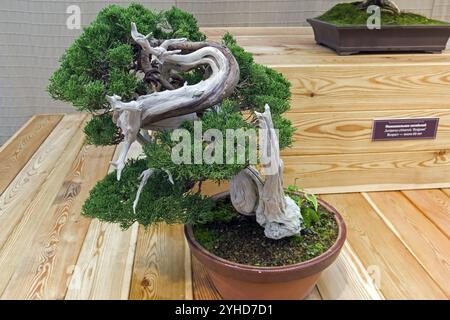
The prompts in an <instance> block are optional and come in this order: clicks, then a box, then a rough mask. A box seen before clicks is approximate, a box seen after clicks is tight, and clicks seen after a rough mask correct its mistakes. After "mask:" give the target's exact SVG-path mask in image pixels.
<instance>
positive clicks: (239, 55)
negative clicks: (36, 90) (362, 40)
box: [48, 4, 302, 239]
mask: <svg viewBox="0 0 450 320" xmlns="http://www.w3.org/2000/svg"><path fill="white" fill-rule="evenodd" d="M205 39H206V38H205V36H204V35H203V34H202V33H201V32H200V31H199V28H198V26H197V24H196V21H195V19H194V17H193V16H192V15H191V14H189V13H186V12H183V11H182V10H180V9H177V8H175V7H174V8H172V9H170V10H168V11H165V12H161V13H156V12H153V11H150V10H148V9H145V8H144V7H143V6H141V5H139V4H132V5H130V6H129V7H127V8H124V7H121V6H117V5H111V6H108V7H106V8H105V9H103V10H102V11H101V12H100V13H99V15H98V16H97V18H96V19H95V20H94V21H93V22H92V23H91V24H90V25H89V26H88V27H87V28H85V29H84V31H83V33H82V35H81V36H80V37H79V38H78V39H77V40H76V41H75V42H74V43H73V44H72V45H71V46H70V47H69V48H68V49H67V51H66V52H65V54H64V55H63V56H62V58H61V61H60V62H61V65H60V67H59V69H57V70H56V71H55V73H54V74H53V75H52V77H51V79H50V84H49V87H48V90H49V92H50V94H51V96H52V97H53V98H55V99H59V100H63V101H67V102H70V103H72V104H73V105H74V106H75V108H77V109H78V110H80V111H87V112H90V113H91V115H92V117H91V120H90V122H88V123H87V125H86V127H85V130H84V131H85V134H86V136H87V142H88V143H92V144H95V145H110V144H118V143H120V142H121V143H122V144H123V148H122V152H121V154H120V156H119V158H118V160H117V161H116V162H114V163H113V165H114V166H115V167H116V169H117V170H116V171H115V172H112V173H111V174H109V175H107V176H106V177H105V178H104V179H103V180H102V181H100V182H98V183H97V185H96V186H95V187H94V188H93V190H91V192H90V196H89V198H88V199H87V200H86V202H85V204H84V206H83V214H84V215H86V216H89V217H95V218H99V219H101V220H104V221H109V222H116V223H120V224H121V226H122V227H123V228H127V227H129V226H131V224H133V223H134V222H136V221H137V222H139V223H140V224H143V225H150V224H153V223H157V222H167V223H190V224H198V223H207V222H209V221H213V220H215V219H224V216H227V214H225V213H224V211H223V210H221V209H220V207H218V206H217V202H216V201H214V199H213V198H210V197H206V196H203V195H202V194H201V193H199V192H197V190H198V189H200V188H198V189H193V186H194V185H195V184H197V185H201V182H202V181H205V180H217V181H221V180H231V190H230V192H231V195H230V198H231V202H232V204H233V206H234V208H235V209H236V210H237V211H238V212H239V213H242V214H246V215H256V220H257V221H258V222H259V223H260V224H261V225H262V226H263V227H264V228H265V234H266V236H268V237H270V238H274V239H279V238H283V237H286V236H291V235H295V234H299V233H300V230H301V228H302V225H301V223H302V217H301V213H300V209H299V206H298V205H297V204H296V202H294V201H293V200H292V199H290V198H289V197H287V196H285V194H284V192H283V181H282V162H281V160H280V158H279V154H278V152H279V149H283V148H286V147H288V146H289V145H290V144H291V143H292V135H293V132H294V128H293V127H292V124H291V123H290V121H289V120H287V119H285V118H284V117H283V115H282V114H283V113H284V112H286V111H287V110H288V109H289V107H290V105H289V100H290V90H289V89H290V84H289V82H288V81H287V80H286V79H285V78H284V77H283V76H282V75H281V74H279V73H278V72H276V71H274V70H272V69H270V68H268V67H265V66H262V65H259V64H257V63H255V62H254V60H253V57H252V55H251V54H250V53H248V52H246V51H245V50H244V49H243V48H241V47H240V46H239V45H238V44H237V43H236V41H235V39H234V38H233V37H232V36H231V35H230V34H226V35H225V36H224V37H223V39H222V43H221V44H219V43H214V42H210V41H206V40H205ZM267 104H268V105H270V108H269V107H268V106H267ZM194 121H201V123H202V131H203V133H204V132H206V131H207V130H208V129H211V128H214V129H217V130H219V131H223V132H225V130H226V129H242V130H250V129H257V128H259V127H261V126H262V127H264V128H266V129H271V128H276V129H278V130H279V134H278V135H275V134H273V130H268V132H269V135H268V136H267V137H265V139H266V140H267V142H268V144H269V145H270V146H271V147H272V149H271V150H273V151H272V152H275V155H276V157H275V158H273V157H272V158H270V159H272V160H270V159H269V160H270V161H271V162H270V164H271V165H272V166H274V167H275V168H276V170H275V172H274V173H273V174H270V175H266V177H265V178H264V177H263V176H262V175H261V174H260V173H259V171H258V170H257V169H256V168H255V167H252V166H251V165H250V162H249V160H248V159H246V160H245V161H244V163H239V162H237V163H233V164H221V163H210V164H208V163H203V164H197V163H193V164H191V163H181V164H175V163H174V162H173V161H172V159H171V152H172V148H173V147H174V144H175V142H174V141H173V140H172V138H171V133H172V132H173V130H175V129H177V128H184V129H186V130H187V131H188V132H190V133H191V136H194V133H195V125H194ZM133 143H141V144H142V146H143V150H144V154H145V156H146V157H145V158H144V159H139V160H130V161H126V159H127V153H128V150H129V148H130V146H131V145H132V144H133ZM191 143H192V144H194V141H191ZM246 143H248V142H246ZM194 147H195V146H194V145H193V148H194ZM201 147H202V149H203V150H206V149H207V148H208V143H203V144H202V145H201ZM278 147H279V148H278ZM229 151H230V150H225V154H226V155H227V157H231V158H233V159H234V158H237V157H239V156H241V155H240V154H238V151H237V150H234V148H233V150H232V151H230V152H232V153H230V152H229ZM272 156H273V154H272ZM266 160H267V159H266ZM266 164H267V162H266Z"/></svg>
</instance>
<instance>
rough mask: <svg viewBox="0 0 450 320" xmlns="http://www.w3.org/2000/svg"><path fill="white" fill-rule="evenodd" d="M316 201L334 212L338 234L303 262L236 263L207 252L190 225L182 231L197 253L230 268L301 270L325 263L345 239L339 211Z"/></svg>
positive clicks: (257, 270)
mask: <svg viewBox="0 0 450 320" xmlns="http://www.w3.org/2000/svg"><path fill="white" fill-rule="evenodd" d="M226 193H227V192H225V193H222V194H219V195H218V196H220V195H223V194H226ZM318 202H319V204H320V205H321V206H323V207H324V208H325V209H327V210H328V211H329V212H332V213H333V214H334V219H335V220H336V222H337V225H338V230H339V231H338V235H337V238H336V241H335V242H334V244H333V245H332V246H331V247H330V248H328V250H327V251H325V252H324V253H322V254H321V255H319V256H317V257H314V258H312V259H310V260H306V261H303V262H299V263H295V264H290V265H284V266H275V267H258V266H252V265H248V264H242V263H237V262H231V261H229V260H226V259H224V258H221V257H219V256H216V255H215V254H213V253H211V252H209V251H208V250H206V249H205V248H204V247H203V246H202V245H201V244H200V243H199V242H198V241H197V240H196V239H195V237H194V233H193V229H192V226H191V225H185V226H184V231H185V236H186V239H187V241H188V242H189V244H190V245H191V246H192V247H194V248H195V249H196V250H197V252H198V253H200V254H202V255H203V256H206V258H208V259H210V260H214V261H217V262H219V263H220V264H222V265H224V266H226V267H229V268H232V269H237V270H240V271H247V272H252V273H262V272H265V273H267V272H268V273H285V272H289V271H301V270H307V269H309V268H311V267H314V266H316V265H320V264H322V263H325V262H326V261H327V260H328V259H330V258H331V257H332V256H333V255H336V252H339V251H340V250H341V248H342V246H343V245H344V242H345V240H346V235H347V227H346V225H345V222H344V219H343V218H342V216H341V215H340V214H339V212H338V211H337V210H336V209H335V208H334V207H333V206H331V205H330V204H328V203H327V202H325V201H324V200H321V199H318Z"/></svg>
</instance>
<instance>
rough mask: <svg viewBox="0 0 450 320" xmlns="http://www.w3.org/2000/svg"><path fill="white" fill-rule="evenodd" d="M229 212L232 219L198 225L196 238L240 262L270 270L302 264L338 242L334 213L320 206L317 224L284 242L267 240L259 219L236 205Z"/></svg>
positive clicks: (195, 227) (208, 246)
mask: <svg viewBox="0 0 450 320" xmlns="http://www.w3.org/2000/svg"><path fill="white" fill-rule="evenodd" d="M305 203H306V202H305ZM222 209H223V210H226V209H227V208H226V207H222ZM228 210H230V214H231V217H232V218H231V219H226V220H213V221H212V222H210V223H207V224H202V225H196V226H194V236H195V239H196V240H197V241H198V242H199V243H200V244H201V245H202V246H203V247H204V248H205V249H206V250H208V251H210V252H211V253H213V254H215V255H217V256H219V257H221V258H224V259H226V260H229V261H233V262H236V263H242V264H247V265H255V266H266V267H270V266H282V265H289V264H295V263H300V262H303V261H307V260H311V259H312V258H314V257H317V256H319V255H321V254H322V253H324V252H325V251H326V250H328V249H329V248H330V247H331V246H332V245H333V244H334V243H335V241H336V239H337V234H338V226H337V223H336V221H335V220H334V216H333V214H332V213H330V212H328V211H326V210H325V208H323V207H320V206H319V208H318V219H317V220H316V221H315V222H314V223H311V224H310V225H309V227H307V228H305V229H304V230H303V231H302V233H301V234H300V235H297V236H293V237H290V238H284V239H281V240H272V239H268V238H266V237H265V235H264V229H263V228H262V227H261V226H260V225H258V223H257V222H256V221H255V217H247V216H241V215H238V214H236V212H235V211H234V209H233V207H232V206H229V207H228Z"/></svg>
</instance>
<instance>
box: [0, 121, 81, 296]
mask: <svg viewBox="0 0 450 320" xmlns="http://www.w3.org/2000/svg"><path fill="white" fill-rule="evenodd" d="M85 118H86V115H84V114H74V115H67V116H65V117H64V119H62V120H61V122H60V123H59V124H58V125H57V126H56V128H55V129H54V130H53V132H52V133H51V134H50V135H49V136H48V138H47V139H46V140H45V142H44V143H43V144H42V145H41V146H40V148H39V149H38V150H37V151H36V153H35V154H34V155H33V156H32V157H31V159H30V160H29V161H28V163H27V164H26V165H25V166H24V167H23V169H22V171H20V173H19V174H18V175H17V176H16V177H15V179H14V180H13V181H12V182H11V183H10V184H9V186H8V187H7V189H6V190H5V191H4V192H3V193H2V194H1V196H0V225H1V226H2V232H1V233H0V248H1V247H3V246H4V244H5V242H6V241H7V239H8V237H9V236H10V235H11V233H12V232H13V230H14V228H15V226H16V224H17V223H18V222H19V221H20V220H21V219H22V217H23V215H24V212H25V210H26V209H27V207H28V206H29V204H30V203H31V202H32V201H34V200H35V198H36V195H37V193H38V192H39V190H40V189H41V187H42V184H43V183H44V182H45V181H46V179H47V177H48V176H49V175H50V173H52V172H53V171H54V170H55V168H57V166H56V164H58V160H59V159H60V157H61V156H63V157H64V152H65V151H66V148H67V146H68V145H69V144H70V143H76V144H77V145H80V143H82V132H81V126H82V124H83V121H84V119H85ZM74 137H76V138H74ZM80 147H81V146H80ZM72 160H73V159H72ZM68 169H69V168H66V170H68ZM29 210H31V208H30V209H29ZM0 287H1V286H0ZM0 291H1V290H0Z"/></svg>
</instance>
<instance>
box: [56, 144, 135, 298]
mask: <svg viewBox="0 0 450 320" xmlns="http://www.w3.org/2000/svg"><path fill="white" fill-rule="evenodd" d="M122 147H123V145H122V144H121V145H119V146H118V147H117V148H116V152H115V154H114V157H113V159H116V158H117V157H118V155H119V154H120V150H121V148H122ZM141 153H142V148H141V146H140V145H139V144H137V143H135V144H133V145H132V146H131V148H130V151H129V153H128V159H129V158H135V157H138V156H139V155H140V154H141ZM109 170H110V171H112V170H113V168H112V167H110V168H109ZM137 235H138V225H137V224H136V223H135V224H133V225H132V226H131V227H130V228H129V229H128V230H126V231H123V230H121V228H120V226H119V225H117V224H112V223H106V222H100V221H99V220H97V219H94V220H92V221H91V224H90V225H89V230H88V232H87V234H86V238H85V240H84V243H83V246H82V248H81V251H80V255H79V257H78V260H77V263H76V265H75V267H74V272H73V274H72V276H71V279H70V283H69V287H68V290H67V293H66V297H65V299H67V300H79V299H92V300H111V299H112V300H116V299H121V300H125V299H128V296H129V292H130V282H131V274H132V268H133V261H134V254H135V249H136V241H137Z"/></svg>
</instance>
